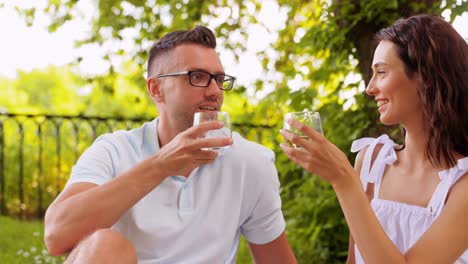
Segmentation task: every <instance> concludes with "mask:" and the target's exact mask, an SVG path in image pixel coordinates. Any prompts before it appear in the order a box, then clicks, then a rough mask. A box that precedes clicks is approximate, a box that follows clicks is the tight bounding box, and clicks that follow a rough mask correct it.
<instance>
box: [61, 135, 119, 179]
mask: <svg viewBox="0 0 468 264" xmlns="http://www.w3.org/2000/svg"><path fill="white" fill-rule="evenodd" d="M115 153H116V151H115V149H114V146H113V145H112V143H111V142H110V141H109V140H106V136H105V135H103V136H101V137H99V138H97V139H96V140H95V141H94V143H93V144H92V145H91V146H90V147H89V148H88V149H87V150H86V151H85V152H83V154H82V155H81V157H80V158H79V159H78V161H77V163H76V164H75V166H73V168H72V171H71V175H70V178H69V180H68V182H67V184H66V186H69V185H70V184H72V183H77V182H89V183H94V184H97V185H101V184H103V183H105V182H107V181H109V180H111V179H112V178H113V176H114V175H115V172H114V166H113V164H114V161H115V158H116V157H115V156H116V154H115Z"/></svg>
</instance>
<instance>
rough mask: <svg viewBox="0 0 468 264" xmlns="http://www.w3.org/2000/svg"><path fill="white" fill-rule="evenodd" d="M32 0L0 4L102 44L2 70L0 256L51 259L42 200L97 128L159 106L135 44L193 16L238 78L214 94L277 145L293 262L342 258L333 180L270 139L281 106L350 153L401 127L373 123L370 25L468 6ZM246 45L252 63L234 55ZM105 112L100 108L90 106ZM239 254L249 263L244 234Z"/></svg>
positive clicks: (133, 122)
mask: <svg viewBox="0 0 468 264" xmlns="http://www.w3.org/2000/svg"><path fill="white" fill-rule="evenodd" d="M39 2H41V1H39ZM83 2H87V3H88V4H89V5H88V6H87V7H86V8H85V7H84V5H83V4H82V3H83ZM41 3H42V4H39V5H37V6H35V5H33V6H31V7H25V6H24V5H18V6H15V5H14V4H11V3H9V4H8V3H7V2H2V1H0V11H1V10H2V9H11V10H14V11H15V12H17V13H18V14H19V15H20V16H21V17H22V19H23V21H24V23H26V24H28V25H34V23H37V18H38V17H46V18H47V19H48V20H47V21H48V22H47V26H48V30H49V31H50V32H51V33H53V32H56V31H58V30H61V28H63V27H66V26H67V24H68V23H72V22H73V21H77V20H79V21H83V23H84V24H83V27H85V28H87V34H86V35H85V36H84V37H82V38H81V39H79V40H78V41H77V42H76V47H77V48H80V47H81V48H82V47H91V48H92V47H95V48H96V49H99V48H102V47H110V48H108V49H105V52H104V53H102V54H101V55H100V57H101V58H100V59H101V60H102V61H103V64H104V65H105V66H104V68H105V70H104V71H102V72H100V73H89V72H86V71H83V68H85V67H86V60H87V58H86V57H82V56H77V57H76V58H74V59H73V61H72V62H70V63H69V64H67V65H65V66H48V67H43V68H38V69H33V70H28V71H26V70H18V71H17V74H16V75H15V77H13V78H12V77H8V76H1V75H0V94H1V96H0V150H1V152H0V187H1V189H0V191H1V192H0V194H1V196H0V198H1V199H0V202H1V204H0V209H1V213H2V216H1V217H0V237H1V238H2V239H0V262H1V263H54V262H57V263H59V262H61V261H62V260H63V258H61V257H58V258H57V257H55V258H54V257H50V256H49V255H48V254H47V252H46V251H45V248H44V244H43V242H42V239H43V222H42V217H43V214H44V210H45V209H46V208H47V206H48V204H49V203H50V202H51V201H52V200H53V198H54V197H55V196H56V195H57V194H58V192H59V190H60V189H61V188H62V187H63V184H64V183H65V182H66V180H67V178H68V173H69V171H70V168H71V166H73V163H74V162H75V161H76V159H77V157H79V155H80V154H81V153H82V152H83V151H84V149H86V147H87V146H89V144H91V142H92V140H93V139H94V138H95V137H96V136H97V135H99V134H101V133H104V132H106V131H107V130H109V129H110V130H113V129H121V128H127V127H136V126H138V125H137V124H138V122H139V121H141V122H143V120H151V119H153V118H154V117H155V116H157V112H156V108H155V107H154V105H153V103H152V102H151V100H150V98H149V96H147V93H146V84H145V78H144V76H145V63H146V51H147V50H148V48H149V47H150V45H151V44H152V43H153V42H154V41H155V40H156V39H157V38H158V37H160V36H162V35H163V34H165V33H167V32H169V31H173V30H177V29H188V28H192V27H194V26H195V25H197V24H202V25H205V26H208V27H210V28H212V29H213V30H215V32H216V35H217V37H218V45H219V49H218V50H219V51H220V53H222V57H221V58H222V59H223V62H224V65H225V69H226V72H227V73H228V74H232V75H234V76H236V77H237V78H238V82H237V83H236V84H235V89H234V90H232V91H230V92H226V93H225V103H224V106H223V108H224V110H225V111H228V112H230V114H231V118H232V120H233V122H234V123H236V126H235V128H237V129H238V130H239V131H240V132H241V134H243V135H245V136H246V137H247V138H249V139H251V140H254V141H257V142H259V143H262V144H264V145H265V146H267V147H269V148H271V149H272V150H273V151H274V152H275V153H276V158H277V159H276V165H277V169H278V172H279V177H280V181H281V184H282V189H281V191H282V192H281V195H282V199H283V211H284V215H285V217H286V220H287V230H286V231H287V236H288V239H289V242H290V244H291V246H292V248H293V250H294V252H295V254H296V256H297V258H298V260H299V263H343V262H345V260H346V257H347V246H348V244H347V243H348V242H347V241H348V235H349V234H348V229H347V226H346V223H345V220H344V218H343V215H342V213H341V210H340V207H339V204H338V202H337V200H336V197H335V194H334V192H333V190H332V189H331V187H330V186H329V185H328V184H327V183H325V182H323V181H322V180H320V179H319V178H318V177H315V176H314V175H310V174H308V173H305V172H304V171H303V170H302V169H300V168H299V167H297V166H296V165H294V164H293V163H292V162H290V161H289V160H288V159H287V158H286V157H285V155H284V154H283V153H282V151H281V149H280V148H279V143H280V142H281V140H282V138H281V137H280V135H279V133H278V131H279V129H280V128H281V127H282V119H283V116H284V113H286V112H290V111H301V110H303V109H309V110H316V111H319V112H320V114H321V118H322V123H323V128H324V132H325V136H326V137H327V138H328V139H329V140H330V141H331V142H333V143H334V144H336V145H337V146H338V147H339V148H340V149H342V150H343V151H344V152H345V153H347V155H348V157H349V159H350V162H351V163H352V162H353V160H354V155H351V153H350V152H349V149H350V145H351V143H352V141H353V140H355V139H357V138H360V137H363V136H378V135H380V134H382V133H387V134H389V135H391V137H393V138H394V139H395V140H397V141H399V140H401V133H400V128H399V127H383V126H382V125H381V124H380V123H379V121H378V115H377V111H376V105H375V102H373V101H372V100H369V98H367V96H366V95H365V93H364V88H365V85H366V83H367V81H368V80H369V79H370V76H371V70H370V65H371V61H372V56H373V51H374V48H375V46H376V44H377V43H375V42H374V41H373V35H374V34H375V33H376V32H377V31H378V30H379V29H381V28H383V27H386V26H389V25H391V24H392V23H393V22H394V21H395V20H396V19H398V18H400V17H405V16H409V15H412V14H418V13H433V14H439V15H441V14H443V15H444V17H446V19H448V20H450V21H454V19H455V18H456V17H457V16H460V15H463V14H466V13H467V12H468V3H467V1H432V0H426V1H421V0H419V1H409V0H408V1H397V0H394V1H393V0H373V1H356V0H352V1H341V0H328V1H320V0H312V1H309V0H308V1H300V0H297V1H291V0H289V1H283V0H277V1H274V0H271V1H260V0H259V1H255V0H250V1H242V0H214V1H213V0H212V1H202V0H186V1H179V0H173V1H172V0H167V1H154V0H127V1H121V0H116V1H97V0H88V1H76V0H54V1H48V2H47V1H42V2H41ZM15 7H16V8H15ZM265 38H266V40H265ZM29 45H34V43H29ZM256 45H257V46H256ZM252 47H257V48H256V49H255V48H252ZM258 47H260V48H258ZM247 57H250V58H252V57H253V58H254V59H255V63H256V64H257V68H253V69H254V70H250V71H249V70H247V71H246V70H245V69H243V66H241V67H239V65H245V64H242V61H243V60H244V59H246V58H247ZM0 60H1V58H0ZM1 63H9V62H7V61H3V60H1ZM16 114H19V115H16ZM28 115H30V116H28ZM75 117H76V118H75ZM85 117H93V118H94V119H93V118H91V119H87V118H85ZM105 117H109V118H111V119H110V120H107V119H99V118H105ZM75 119H79V120H78V121H77V123H73V122H72V120H75ZM50 120H52V121H50ZM103 120H105V122H104V121H103ZM49 121H50V122H49ZM38 124H41V126H40V127H41V129H38ZM57 124H60V128H57V126H58V125H57ZM20 164H21V165H20ZM238 263H251V258H250V256H249V252H248V248H247V247H246V243H245V241H244V240H242V243H241V247H240V250H239V256H238Z"/></svg>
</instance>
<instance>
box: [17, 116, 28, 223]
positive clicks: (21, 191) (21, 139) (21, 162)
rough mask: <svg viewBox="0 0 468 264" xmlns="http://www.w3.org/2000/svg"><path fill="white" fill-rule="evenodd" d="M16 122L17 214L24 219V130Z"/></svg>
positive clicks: (21, 124)
mask: <svg viewBox="0 0 468 264" xmlns="http://www.w3.org/2000/svg"><path fill="white" fill-rule="evenodd" d="M17 122H18V135H19V145H18V150H19V151H18V159H19V178H18V196H19V197H18V198H19V212H20V217H21V218H24V217H25V214H24V212H25V210H26V204H25V201H24V147H23V146H24V130H23V123H21V122H20V121H17Z"/></svg>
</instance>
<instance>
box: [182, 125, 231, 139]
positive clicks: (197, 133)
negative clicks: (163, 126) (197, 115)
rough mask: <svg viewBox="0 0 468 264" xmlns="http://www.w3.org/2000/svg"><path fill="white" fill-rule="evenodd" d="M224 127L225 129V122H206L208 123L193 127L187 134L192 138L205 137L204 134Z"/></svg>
mask: <svg viewBox="0 0 468 264" xmlns="http://www.w3.org/2000/svg"><path fill="white" fill-rule="evenodd" d="M223 127H224V124H223V122H220V121H206V122H202V123H200V124H198V125H196V126H193V127H191V128H189V129H187V131H186V133H187V134H188V135H189V136H190V137H192V138H198V137H201V136H203V134H205V133H206V132H208V131H210V130H216V129H220V128H223Z"/></svg>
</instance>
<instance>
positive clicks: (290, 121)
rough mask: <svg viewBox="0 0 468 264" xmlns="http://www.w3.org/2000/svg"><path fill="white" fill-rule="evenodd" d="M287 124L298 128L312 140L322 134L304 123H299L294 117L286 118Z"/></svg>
mask: <svg viewBox="0 0 468 264" xmlns="http://www.w3.org/2000/svg"><path fill="white" fill-rule="evenodd" d="M286 122H288V124H290V125H291V126H292V127H294V128H295V129H297V130H299V131H300V132H301V133H302V134H304V135H305V136H307V137H308V138H310V139H312V140H316V139H317V138H319V137H320V136H322V135H321V134H320V133H319V132H317V131H316V130H315V129H313V128H311V127H309V126H307V125H305V124H304V123H301V122H299V121H297V120H295V119H288V120H286Z"/></svg>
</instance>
